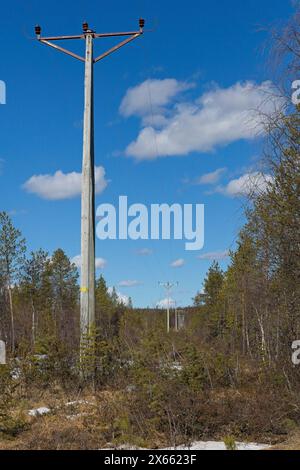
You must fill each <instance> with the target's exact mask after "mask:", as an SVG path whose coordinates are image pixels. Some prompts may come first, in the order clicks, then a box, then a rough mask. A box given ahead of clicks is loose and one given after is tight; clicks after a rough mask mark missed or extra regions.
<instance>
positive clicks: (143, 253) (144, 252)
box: [137, 248, 153, 256]
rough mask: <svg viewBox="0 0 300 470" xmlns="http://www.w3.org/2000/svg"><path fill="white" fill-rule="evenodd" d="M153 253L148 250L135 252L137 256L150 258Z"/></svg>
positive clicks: (143, 249)
mask: <svg viewBox="0 0 300 470" xmlns="http://www.w3.org/2000/svg"><path fill="white" fill-rule="evenodd" d="M152 253H153V251H152V250H150V249H149V248H142V249H141V250H139V251H138V252H137V254H138V255H139V256H150V255H152Z"/></svg>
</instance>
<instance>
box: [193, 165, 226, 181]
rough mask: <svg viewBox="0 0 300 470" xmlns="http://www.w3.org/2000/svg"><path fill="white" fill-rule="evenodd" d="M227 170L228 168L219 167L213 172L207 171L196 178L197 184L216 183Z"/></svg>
mask: <svg viewBox="0 0 300 470" xmlns="http://www.w3.org/2000/svg"><path fill="white" fill-rule="evenodd" d="M225 171H226V168H219V169H218V170H215V171H212V172H211V173H205V174H204V175H202V176H199V178H197V179H196V181H195V184H215V183H217V182H218V181H219V180H220V178H221V176H222V175H223V173H224V172H225Z"/></svg>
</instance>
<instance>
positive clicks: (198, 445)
mask: <svg viewBox="0 0 300 470" xmlns="http://www.w3.org/2000/svg"><path fill="white" fill-rule="evenodd" d="M236 447H237V450H264V449H269V448H270V447H271V446H268V445H267V444H256V443H254V442H249V443H245V442H237V443H236ZM104 450H226V446H225V444H224V442H222V441H207V442H204V441H197V442H192V443H191V445H190V446H177V447H165V448H162V449H146V448H145V447H134V446H130V444H123V445H122V446H118V447H115V448H114V447H107V448H105V449H104Z"/></svg>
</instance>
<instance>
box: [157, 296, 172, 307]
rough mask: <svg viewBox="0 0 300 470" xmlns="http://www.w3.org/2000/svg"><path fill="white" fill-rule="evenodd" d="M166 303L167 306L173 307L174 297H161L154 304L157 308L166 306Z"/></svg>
mask: <svg viewBox="0 0 300 470" xmlns="http://www.w3.org/2000/svg"><path fill="white" fill-rule="evenodd" d="M168 303H169V306H170V308H172V307H174V306H175V305H176V301H175V300H174V299H171V298H169V299H168V298H166V299H162V300H160V301H159V302H157V304H156V306H157V307H158V308H167V307H168Z"/></svg>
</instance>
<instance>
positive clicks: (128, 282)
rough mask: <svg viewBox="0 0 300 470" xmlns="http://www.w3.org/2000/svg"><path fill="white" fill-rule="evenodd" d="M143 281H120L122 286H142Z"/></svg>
mask: <svg viewBox="0 0 300 470" xmlns="http://www.w3.org/2000/svg"><path fill="white" fill-rule="evenodd" d="M141 284H142V283H141V281H136V280H131V279H126V280H124V281H121V282H119V286H120V287H135V286H140V285H141Z"/></svg>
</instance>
